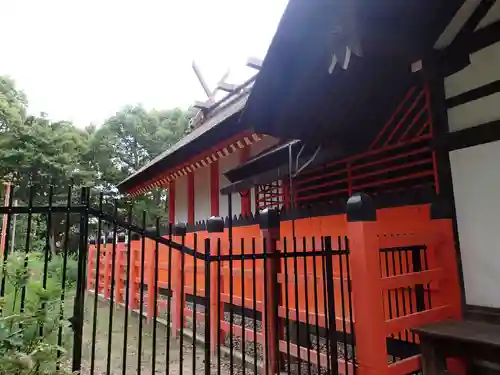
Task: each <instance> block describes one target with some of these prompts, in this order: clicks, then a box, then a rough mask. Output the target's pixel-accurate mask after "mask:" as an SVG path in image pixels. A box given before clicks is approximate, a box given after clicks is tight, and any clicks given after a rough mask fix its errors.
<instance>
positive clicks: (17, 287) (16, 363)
mask: <svg viewBox="0 0 500 375" xmlns="http://www.w3.org/2000/svg"><path fill="white" fill-rule="evenodd" d="M62 267H63V260H62V259H58V258H56V259H53V260H51V261H50V262H49V263H48V269H47V270H48V272H47V278H46V280H45V287H44V276H43V275H44V261H43V258H42V254H41V253H30V254H28V255H27V256H26V255H25V254H24V253H19V252H17V253H12V254H9V257H8V260H7V264H6V267H5V268H4V270H3V273H4V276H5V296H4V297H3V298H2V299H0V308H1V309H2V315H1V317H0V375H7V374H9V375H10V374H19V375H28V374H45V375H56V374H68V371H67V370H64V369H63V367H64V366H59V364H60V363H61V361H62V360H63V359H64V356H65V353H66V350H65V348H68V347H69V345H70V340H69V338H70V337H68V336H71V332H70V330H69V328H68V322H67V319H65V317H64V314H63V311H64V308H63V307H64V306H63V303H62V302H61V298H60V297H61V292H62V284H61V280H62ZM66 277H67V282H66V286H65V289H66V301H67V303H68V302H70V301H71V302H72V301H73V296H74V292H73V290H74V284H75V282H76V261H75V260H74V259H68V264H67V271H66ZM60 328H61V332H62V342H61V346H58V345H57V343H58V333H59V329H60ZM58 367H61V369H58Z"/></svg>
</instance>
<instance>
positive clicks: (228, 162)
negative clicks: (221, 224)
mask: <svg viewBox="0 0 500 375" xmlns="http://www.w3.org/2000/svg"><path fill="white" fill-rule="evenodd" d="M238 164H240V150H237V151H235V152H233V153H232V154H229V155H228V156H226V157H225V158H221V159H219V187H220V188H223V187H224V186H226V185H228V184H229V180H228V179H227V178H226V177H225V176H224V172H226V171H227V170H229V169H232V168H234V167H236V166H237V165H238ZM231 202H232V211H233V215H239V214H240V213H241V196H240V195H239V194H232V195H231ZM227 205H228V198H227V196H226V195H221V196H220V197H219V215H221V216H224V217H225V216H227V213H228V211H227Z"/></svg>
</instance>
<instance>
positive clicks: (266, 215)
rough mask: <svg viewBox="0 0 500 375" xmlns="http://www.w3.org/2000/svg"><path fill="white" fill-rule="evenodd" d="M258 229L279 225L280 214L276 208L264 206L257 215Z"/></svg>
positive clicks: (277, 226)
mask: <svg viewBox="0 0 500 375" xmlns="http://www.w3.org/2000/svg"><path fill="white" fill-rule="evenodd" d="M259 225H260V229H274V228H279V227H280V215H279V212H278V210H277V209H276V208H265V209H263V210H262V211H260V215H259Z"/></svg>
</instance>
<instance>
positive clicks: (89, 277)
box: [87, 240, 97, 293]
mask: <svg viewBox="0 0 500 375" xmlns="http://www.w3.org/2000/svg"><path fill="white" fill-rule="evenodd" d="M95 244H96V241H95V240H90V241H89V255H88V262H87V263H88V264H87V290H91V289H92V285H93V283H92V280H93V278H94V277H93V272H94V269H95V249H96V245H95ZM96 293H97V291H96Z"/></svg>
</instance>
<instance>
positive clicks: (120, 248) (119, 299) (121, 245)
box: [114, 237, 125, 304]
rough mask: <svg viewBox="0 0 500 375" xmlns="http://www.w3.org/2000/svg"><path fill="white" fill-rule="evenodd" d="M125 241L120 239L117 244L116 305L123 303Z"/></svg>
mask: <svg viewBox="0 0 500 375" xmlns="http://www.w3.org/2000/svg"><path fill="white" fill-rule="evenodd" d="M124 241H125V240H124V239H121V238H120V237H118V243H117V244H116V259H115V274H114V277H115V303H117V304H120V303H123V292H122V289H123V269H124V267H123V265H122V263H123V259H124V256H123V252H124V250H125V242H124Z"/></svg>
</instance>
